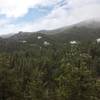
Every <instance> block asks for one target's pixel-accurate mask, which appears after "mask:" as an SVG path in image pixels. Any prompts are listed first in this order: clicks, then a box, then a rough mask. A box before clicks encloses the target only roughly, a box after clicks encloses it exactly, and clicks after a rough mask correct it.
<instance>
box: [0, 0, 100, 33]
mask: <svg viewBox="0 0 100 100" xmlns="http://www.w3.org/2000/svg"><path fill="white" fill-rule="evenodd" d="M7 1H11V2H9V3H6V2H7ZM37 5H41V6H48V5H53V6H54V9H53V10H52V11H51V12H50V13H49V14H48V15H46V16H44V17H43V18H41V19H40V20H37V21H36V22H25V23H20V22H19V24H16V23H15V24H13V23H11V21H12V20H10V22H9V21H8V20H6V21H7V23H6V21H4V22H3V21H1V20H0V23H1V22H2V24H0V30H2V32H1V33H2V34H4V33H5V34H6V33H11V32H18V31H38V30H43V29H55V28H60V27H64V26H67V25H72V24H75V23H78V22H80V21H83V20H88V19H96V20H100V14H99V9H100V1H99V0H0V9H1V10H0V14H4V15H5V16H6V17H7V18H8V19H9V18H10V19H11V18H12V17H13V18H15V19H17V18H18V17H21V16H24V15H25V14H26V13H27V12H28V10H29V8H32V7H35V6H37Z"/></svg>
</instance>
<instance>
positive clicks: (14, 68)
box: [0, 41, 100, 100]
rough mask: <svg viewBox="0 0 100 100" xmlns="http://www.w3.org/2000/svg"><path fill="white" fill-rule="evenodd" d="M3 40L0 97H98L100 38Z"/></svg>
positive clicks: (22, 99) (66, 99) (58, 99)
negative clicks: (31, 44)
mask: <svg viewBox="0 0 100 100" xmlns="http://www.w3.org/2000/svg"><path fill="white" fill-rule="evenodd" d="M2 43H3V42H1V44H0V47H1V48H0V100H100V43H99V42H96V41H92V42H91V41H88V42H77V43H74V42H73V43H70V42H66V43H64V44H60V45H59V46H58V45H56V44H54V45H49V44H48V43H45V45H43V46H41V47H40V46H39V47H30V48H29V46H28V45H29V44H28V43H25V41H23V46H22V44H21V45H19V44H17V43H16V45H15V44H14V43H13V42H11V41H10V45H8V46H7V42H6V45H5V46H4V45H2ZM40 45H41V42H40ZM3 46H4V47H3ZM19 48H20V49H19Z"/></svg>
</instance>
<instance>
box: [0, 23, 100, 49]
mask: <svg viewBox="0 0 100 100" xmlns="http://www.w3.org/2000/svg"><path fill="white" fill-rule="evenodd" d="M98 38H100V22H99V21H83V22H80V23H78V24H75V25H72V26H68V27H63V28H59V29H56V30H41V31H38V32H19V33H18V34H15V35H13V36H10V37H7V38H4V39H2V38H0V41H1V42H0V46H2V48H4V49H5V47H6V48H7V50H16V49H18V50H19V49H20V50H21V49H22V48H24V49H25V48H27V49H29V48H31V47H32V48H40V47H41V46H45V45H49V47H50V46H55V47H57V46H62V45H63V44H64V43H66V42H70V41H82V42H83V41H84V42H86V41H96V39H98ZM0 48H1V47H0ZM4 49H3V50H4Z"/></svg>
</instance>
